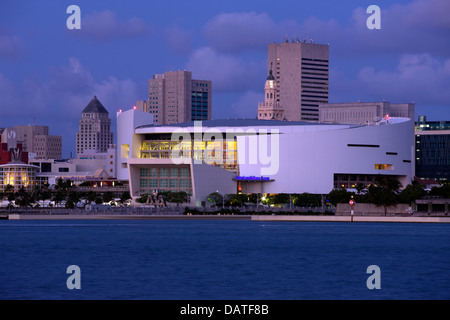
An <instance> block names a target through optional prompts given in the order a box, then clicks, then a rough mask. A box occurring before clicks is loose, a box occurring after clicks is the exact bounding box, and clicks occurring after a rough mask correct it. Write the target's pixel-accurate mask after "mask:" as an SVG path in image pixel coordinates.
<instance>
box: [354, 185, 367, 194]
mask: <svg viewBox="0 0 450 320" xmlns="http://www.w3.org/2000/svg"><path fill="white" fill-rule="evenodd" d="M365 188H366V186H365V185H364V183H362V182H358V183H357V184H356V185H355V189H356V193H357V194H358V195H360V194H361V192H362V191H363V190H364V189H365Z"/></svg>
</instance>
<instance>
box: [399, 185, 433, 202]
mask: <svg viewBox="0 0 450 320" xmlns="http://www.w3.org/2000/svg"><path fill="white" fill-rule="evenodd" d="M426 194H427V192H426V191H425V189H424V188H423V186H421V185H420V184H417V183H416V184H408V185H407V186H406V187H405V189H403V190H402V191H401V192H400V194H399V201H400V202H401V203H408V204H410V203H412V202H413V201H415V200H417V199H420V198H422V197H424V196H425V195H426Z"/></svg>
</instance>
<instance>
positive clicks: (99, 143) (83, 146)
mask: <svg viewBox="0 0 450 320" xmlns="http://www.w3.org/2000/svg"><path fill="white" fill-rule="evenodd" d="M76 143H77V146H76V147H77V156H78V155H80V154H82V153H84V152H86V151H88V150H90V152H95V153H99V152H101V153H105V152H107V151H108V148H109V146H110V145H112V144H113V133H112V132H111V120H110V119H109V117H108V111H107V110H106V109H105V107H104V106H103V105H102V104H101V103H100V101H99V100H98V99H97V97H96V96H94V98H93V99H92V100H91V102H89V104H88V105H87V106H86V108H84V109H83V111H81V119H80V121H79V132H77V141H76Z"/></svg>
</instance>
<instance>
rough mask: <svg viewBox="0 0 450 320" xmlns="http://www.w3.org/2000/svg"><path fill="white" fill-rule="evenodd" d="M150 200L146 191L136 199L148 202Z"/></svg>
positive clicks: (139, 201)
mask: <svg viewBox="0 0 450 320" xmlns="http://www.w3.org/2000/svg"><path fill="white" fill-rule="evenodd" d="M147 200H148V194H146V193H144V194H142V195H141V196H140V197H139V198H137V199H136V202H137V203H146V202H147Z"/></svg>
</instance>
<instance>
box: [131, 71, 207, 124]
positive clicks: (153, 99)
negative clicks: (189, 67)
mask: <svg viewBox="0 0 450 320" xmlns="http://www.w3.org/2000/svg"><path fill="white" fill-rule="evenodd" d="M211 93H212V87H211V81H209V80H194V79H192V73H191V72H190V71H170V72H165V73H164V74H155V75H153V79H150V80H149V90H148V102H147V104H146V105H145V104H144V103H140V102H137V109H138V110H142V111H145V109H144V108H145V107H146V108H147V112H149V113H151V114H153V116H154V119H155V120H154V121H155V123H157V124H171V123H180V122H186V121H194V120H209V119H211Z"/></svg>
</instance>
